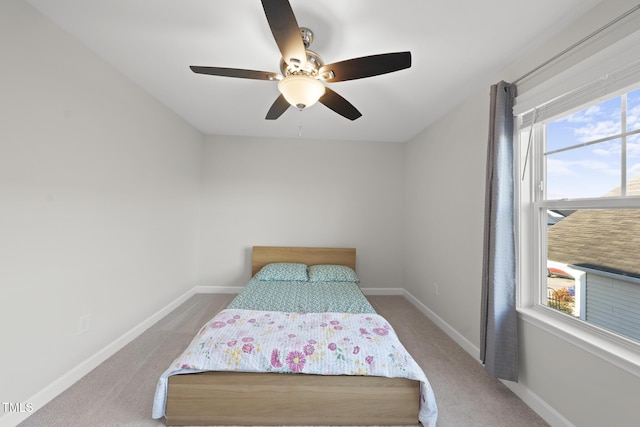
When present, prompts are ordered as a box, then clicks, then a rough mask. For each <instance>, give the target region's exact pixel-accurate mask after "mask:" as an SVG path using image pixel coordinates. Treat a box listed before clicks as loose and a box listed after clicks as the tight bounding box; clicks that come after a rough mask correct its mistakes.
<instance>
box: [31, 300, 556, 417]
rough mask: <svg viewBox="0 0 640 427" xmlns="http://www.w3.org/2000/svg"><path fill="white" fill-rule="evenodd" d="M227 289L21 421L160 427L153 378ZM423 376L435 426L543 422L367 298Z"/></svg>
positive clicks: (409, 322)
mask: <svg viewBox="0 0 640 427" xmlns="http://www.w3.org/2000/svg"><path fill="white" fill-rule="evenodd" d="M232 298H233V295H216V294H199V295H195V296H194V297H192V298H191V299H189V300H188V301H187V302H185V303H184V304H182V305H181V306H180V307H178V308H177V309H176V310H174V311H173V312H172V313H170V314H169V315H168V316H166V317H165V318H164V319H162V320H161V321H159V322H158V323H156V324H155V325H154V326H153V327H151V328H149V329H148V330H147V331H146V332H144V333H143V334H142V335H141V336H140V337H138V338H137V339H136V340H134V341H133V342H131V343H130V344H129V345H127V346H126V347H125V348H123V349H122V350H121V351H119V352H118V353H116V354H115V355H114V356H113V357H111V358H110V359H108V360H107V361H105V362H104V363H103V364H102V365H100V366H99V367H97V368H96V369H94V370H93V371H92V372H90V373H89V374H88V375H86V376H85V377H84V378H83V379H81V380H80V381H78V382H77V383H76V384H75V385H73V386H72V387H70V388H69V389H68V390H67V391H65V392H64V393H62V394H61V395H60V396H58V397H57V398H55V399H54V400H52V401H51V402H50V403H49V404H47V405H46V406H44V407H43V408H41V409H40V410H38V411H36V412H35V413H33V415H31V416H30V417H29V418H28V419H27V420H25V421H24V422H23V423H21V424H20V427H32V426H38V427H40V426H47V427H58V426H60V427H75V426H78V427H91V426H96V427H98V426H132V427H133V426H136V427H137V426H140V427H150V426H164V422H163V420H154V419H152V418H151V407H152V401H153V395H154V392H155V386H156V382H157V380H158V377H159V376H160V374H161V373H162V372H164V370H165V369H166V368H167V367H168V366H169V364H170V363H171V362H172V361H173V359H174V358H175V357H176V356H178V355H179V354H180V352H182V350H183V349H184V348H185V347H186V346H187V345H188V344H189V342H190V341H191V339H192V338H193V336H194V335H195V334H196V333H197V331H198V330H199V328H200V326H201V325H202V324H204V323H205V322H206V321H207V320H209V319H210V318H212V317H213V316H214V315H215V314H216V313H217V312H218V311H220V310H221V309H223V308H224V307H226V306H227V304H228V303H229V302H230V301H231V299H232ZM368 298H369V301H371V303H372V304H373V306H374V307H375V309H376V311H377V312H378V313H379V314H380V315H382V316H384V317H385V318H387V320H388V321H389V323H390V324H391V325H392V326H393V328H394V329H395V330H396V333H397V334H398V336H399V337H400V340H401V341H402V343H403V344H404V345H405V347H406V348H407V350H409V352H410V353H411V355H412V356H413V357H414V359H415V360H416V361H417V362H418V364H419V365H420V366H421V367H422V369H423V370H424V371H425V373H426V374H427V377H428V378H429V381H430V383H431V386H432V387H433V389H434V392H435V395H436V400H437V403H438V410H439V417H438V426H439V427H454V426H455V427H459V426H462V427H465V426H487V427H514V426H518V427H520V426H547V424H546V423H545V422H544V421H543V420H542V419H541V418H540V417H538V416H537V415H536V414H535V413H534V412H533V411H532V410H531V409H530V408H529V407H527V406H526V405H525V404H524V403H523V402H522V401H521V400H520V399H518V397H516V396H515V395H514V394H513V393H512V392H511V391H510V390H509V389H508V388H506V387H505V386H504V385H503V384H502V383H500V382H499V381H497V380H495V379H493V378H490V377H489V376H487V375H486V374H485V372H484V369H483V368H482V366H481V365H480V364H479V363H478V362H476V361H475V360H474V359H473V358H472V357H471V356H470V355H469V354H468V353H466V352H465V351H464V350H463V349H462V348H460V347H459V346H458V345H457V344H456V343H455V342H453V341H452V340H451V339H450V338H449V337H448V336H447V335H446V334H445V333H444V332H443V331H442V330H440V329H439V328H438V327H437V326H435V325H434V324H433V323H432V322H431V321H430V320H429V319H428V318H426V317H425V316H424V315H423V314H422V313H420V311H418V310H417V309H416V308H415V307H414V306H413V305H412V304H411V303H410V302H409V301H407V300H406V299H405V298H404V297H401V296H370V297H368Z"/></svg>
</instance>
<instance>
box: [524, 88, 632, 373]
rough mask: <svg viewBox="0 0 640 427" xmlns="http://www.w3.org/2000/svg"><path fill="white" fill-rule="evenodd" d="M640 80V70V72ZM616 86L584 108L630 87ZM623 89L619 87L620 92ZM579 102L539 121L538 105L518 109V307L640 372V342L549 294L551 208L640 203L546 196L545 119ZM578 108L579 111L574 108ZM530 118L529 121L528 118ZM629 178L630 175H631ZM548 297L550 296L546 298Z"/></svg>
mask: <svg viewBox="0 0 640 427" xmlns="http://www.w3.org/2000/svg"><path fill="white" fill-rule="evenodd" d="M637 82H640V75H638V76H637ZM627 89H628V88H624V90H623V91H621V90H620V89H619V88H618V89H617V91H611V92H610V93H608V94H606V95H604V96H603V95H602V94H600V96H598V97H596V98H593V99H591V100H590V101H589V103H588V104H586V105H585V104H582V105H580V106H579V109H582V108H584V107H585V106H590V105H594V104H597V103H599V102H600V101H601V100H602V99H605V98H608V97H612V96H615V95H616V94H617V95H620V94H621V93H626V92H627V91H628V90H627ZM615 92H617V93H615ZM576 109H578V108H576V106H575V105H574V106H573V107H572V108H571V109H569V108H568V109H567V110H566V111H564V112H560V114H559V115H558V114H556V115H555V116H554V117H550V116H547V117H546V118H545V119H544V120H543V121H541V122H539V123H536V120H535V114H536V113H535V111H534V112H533V114H532V113H531V111H529V112H526V113H525V112H521V113H520V114H516V112H515V109H514V114H516V126H515V129H514V133H515V134H514V141H515V147H514V154H515V159H514V160H515V161H514V175H515V178H516V182H517V183H518V184H517V185H516V186H515V187H516V188H515V193H516V194H515V195H516V245H517V251H518V259H519V261H518V266H517V280H518V293H517V310H518V312H519V315H520V318H521V319H522V320H523V321H525V322H527V323H530V324H533V325H535V326H537V327H540V328H542V329H543V330H546V331H547V332H550V333H551V334H553V335H555V336H557V337H559V338H561V339H563V340H565V341H568V342H570V343H572V344H574V345H576V346H578V347H580V348H582V349H584V350H586V351H589V352H590V353H592V354H595V355H597V356H598V357H601V358H602V359H605V360H607V361H609V362H611V363H613V364H615V365H616V366H618V367H621V368H623V369H625V370H627V371H629V372H631V373H633V374H635V375H639V376H640V343H639V342H637V341H634V340H632V339H629V338H625V337H623V336H621V335H617V334H615V333H614V332H610V331H608V330H605V329H603V328H600V327H598V326H596V325H593V324H590V323H587V322H585V321H582V320H580V319H576V318H572V317H571V316H569V315H567V314H565V313H562V312H560V311H558V310H555V309H553V308H551V307H548V306H547V305H546V304H544V303H543V301H545V300H546V297H545V296H546V271H547V270H546V266H547V254H546V229H547V218H546V216H547V215H546V210H547V209H550V208H563V209H585V208H589V209H598V208H603V209H622V208H634V209H640V197H635V196H622V197H606V198H584V199H562V200H544V199H542V195H543V194H544V188H543V185H544V184H543V182H544V178H545V175H546V173H545V172H546V171H545V170H544V165H545V162H544V152H543V149H544V144H543V142H544V138H545V129H544V126H545V123H547V122H549V121H551V120H553V119H554V118H558V117H564V116H566V115H569V114H571V113H572V112H573V111H575V110H576ZM572 110H573V111H572ZM523 123H524V124H523ZM625 181H626V177H625ZM543 298H544V300H543Z"/></svg>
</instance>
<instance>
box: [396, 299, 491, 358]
mask: <svg viewBox="0 0 640 427" xmlns="http://www.w3.org/2000/svg"><path fill="white" fill-rule="evenodd" d="M403 295H404V296H405V297H406V298H407V299H408V300H409V301H410V302H411V303H412V304H413V305H414V306H416V308H417V309H418V310H420V311H421V312H422V313H423V314H424V315H425V316H427V317H428V318H429V319H431V321H432V322H433V323H435V324H436V325H438V327H439V328H440V329H442V330H443V331H444V332H445V333H446V334H447V335H449V337H450V338H451V339H452V340H454V341H455V342H456V343H457V344H458V345H459V346H460V347H462V348H463V349H464V350H465V351H466V352H467V353H469V354H470V355H471V356H473V358H474V359H476V360H477V361H478V362H480V349H479V348H478V347H476V346H475V345H473V343H472V342H471V341H469V340H468V339H466V338H465V337H464V335H462V334H461V333H459V332H458V331H456V330H455V329H454V328H453V327H451V325H449V324H448V323H447V322H445V321H444V320H443V319H442V318H441V317H440V316H438V315H437V314H436V313H435V312H433V311H432V310H431V309H430V308H429V307H427V306H426V305H424V304H423V303H422V302H420V301H419V300H418V299H417V298H416V297H414V296H413V295H412V294H411V293H410V292H408V291H406V290H404V289H403Z"/></svg>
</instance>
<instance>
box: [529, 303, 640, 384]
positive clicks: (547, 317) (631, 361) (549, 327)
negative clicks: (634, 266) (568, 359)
mask: <svg viewBox="0 0 640 427" xmlns="http://www.w3.org/2000/svg"><path fill="white" fill-rule="evenodd" d="M518 314H519V316H518V317H519V318H520V319H521V320H523V321H525V322H527V323H529V324H531V325H533V326H536V327H538V328H540V329H542V330H544V331H546V332H548V333H550V334H553V335H555V336H556V337H558V338H560V339H563V340H565V341H567V342H569V343H571V344H573V345H575V346H576V347H579V348H581V349H583V350H585V351H587V352H589V353H591V354H593V355H595V356H597V357H599V358H601V359H603V360H605V361H607V362H609V363H612V364H614V365H615V366H617V367H619V368H621V369H624V370H626V371H628V372H630V373H632V374H633V375H636V376H638V377H640V345H639V344H637V343H635V342H633V341H631V340H627V339H624V338H620V337H617V336H613V335H612V334H609V333H607V332H603V331H600V330H599V329H598V328H596V327H593V326H591V325H588V324H583V323H582V322H580V321H578V320H574V319H570V318H565V315H563V314H561V313H554V312H553V311H552V310H550V309H548V308H545V307H525V308H518Z"/></svg>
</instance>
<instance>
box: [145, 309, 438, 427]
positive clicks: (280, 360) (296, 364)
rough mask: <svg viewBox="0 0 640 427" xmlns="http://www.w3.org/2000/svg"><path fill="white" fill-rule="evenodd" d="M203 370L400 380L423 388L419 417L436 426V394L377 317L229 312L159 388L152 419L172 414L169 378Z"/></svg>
mask: <svg viewBox="0 0 640 427" xmlns="http://www.w3.org/2000/svg"><path fill="white" fill-rule="evenodd" d="M203 371H241V372H278V373H301V374H318V375H371V376H382V377H400V378H408V379H412V380H418V381H420V383H421V388H420V390H421V396H420V412H419V414H418V417H419V419H420V422H421V423H422V424H423V426H425V427H431V426H435V425H436V419H437V413H438V410H437V406H436V402H435V397H434V394H433V390H432V389H431V386H430V384H429V382H428V380H427V377H426V376H425V374H424V372H423V371H422V369H421V368H420V367H419V366H418V364H417V363H416V362H415V360H414V359H413V358H412V357H411V355H409V353H408V352H407V351H406V350H405V348H404V346H403V345H402V344H401V343H400V341H399V339H398V337H397V336H396V334H395V332H394V331H393V329H392V328H391V326H390V325H389V324H388V322H387V321H386V320H385V319H384V318H383V317H381V316H379V315H377V314H370V313H367V314H352V313H285V312H275V311H255V310H240V309H226V310H223V311H221V312H220V313H219V314H218V315H216V317H214V318H213V319H211V320H210V321H209V322H207V323H206V324H205V325H204V326H203V327H202V328H201V329H200V332H198V334H197V335H196V337H195V338H194V339H193V341H192V342H191V344H190V345H189V346H188V347H187V348H186V349H185V351H184V352H183V353H182V355H180V356H179V357H178V358H177V359H176V360H175V361H174V362H173V363H172V364H171V366H170V367H169V368H168V369H167V370H166V371H165V372H164V373H163V374H162V375H161V377H160V380H159V381H158V385H157V389H156V395H155V399H154V404H153V414H152V415H153V418H161V417H162V416H164V414H165V406H166V394H167V378H168V377H169V376H171V375H175V374H183V373H193V372H203Z"/></svg>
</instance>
